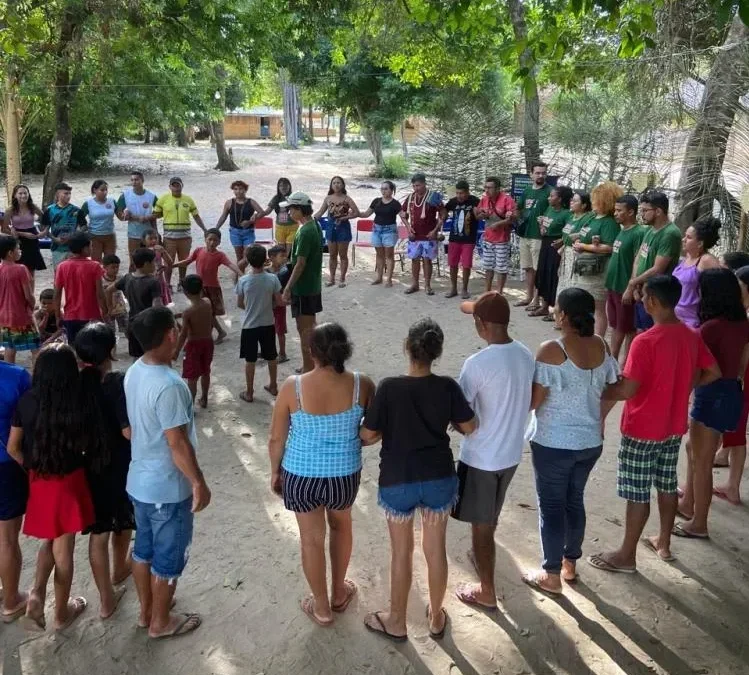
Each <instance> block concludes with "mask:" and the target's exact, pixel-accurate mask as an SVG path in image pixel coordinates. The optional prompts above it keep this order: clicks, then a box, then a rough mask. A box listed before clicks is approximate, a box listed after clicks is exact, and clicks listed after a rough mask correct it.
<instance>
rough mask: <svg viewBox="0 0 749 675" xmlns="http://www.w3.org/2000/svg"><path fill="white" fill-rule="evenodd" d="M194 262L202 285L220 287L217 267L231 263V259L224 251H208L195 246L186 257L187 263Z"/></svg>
mask: <svg viewBox="0 0 749 675" xmlns="http://www.w3.org/2000/svg"><path fill="white" fill-rule="evenodd" d="M193 262H194V263H195V266H196V267H197V268H198V276H199V277H200V278H201V279H202V280H203V286H206V287H208V288H221V284H220V283H219V281H218V268H219V267H220V266H221V265H231V260H229V258H228V257H227V255H226V253H224V252H223V251H219V250H218V249H217V250H215V251H209V250H208V249H206V248H204V247H202V246H200V247H199V248H196V249H195V250H194V251H193V252H192V253H191V254H190V257H189V258H188V259H187V264H188V265H189V264H190V263H193Z"/></svg>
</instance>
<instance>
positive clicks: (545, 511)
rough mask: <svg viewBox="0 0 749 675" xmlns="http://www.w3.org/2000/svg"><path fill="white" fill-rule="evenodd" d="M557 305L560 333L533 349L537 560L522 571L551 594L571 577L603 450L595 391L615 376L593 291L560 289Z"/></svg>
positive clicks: (607, 406)
mask: <svg viewBox="0 0 749 675" xmlns="http://www.w3.org/2000/svg"><path fill="white" fill-rule="evenodd" d="M557 303H558V305H557V307H558V312H557V317H556V320H557V323H558V325H559V326H560V328H561V330H562V337H561V338H559V339H558V340H550V341H548V342H544V343H543V344H542V345H541V346H540V347H539V350H538V354H537V355H536V374H535V377H534V383H533V396H532V399H531V408H532V409H535V410H536V431H535V434H534V436H533V440H532V441H531V452H532V455H533V468H534V471H535V473H536V494H537V496H538V509H539V515H538V522H539V529H540V531H541V548H542V551H543V565H542V569H541V570H537V571H532V572H527V573H526V574H525V575H524V576H523V581H524V582H525V583H527V584H528V585H530V586H532V587H534V588H537V589H538V590H540V591H543V592H545V593H549V594H551V595H560V594H561V593H562V579H564V580H565V581H567V582H568V583H571V582H573V581H575V580H576V579H577V572H576V565H577V561H578V560H579V558H580V556H581V555H582V544H583V538H584V536H585V501H584V492H585V485H586V483H587V482H588V476H589V475H590V472H591V471H592V469H593V467H594V466H595V464H596V462H597V461H598V458H599V457H600V456H601V451H602V449H603V437H602V435H601V427H602V421H603V418H605V416H606V414H607V413H608V412H609V410H611V408H612V407H613V406H614V402H613V401H612V402H610V403H609V402H605V403H604V402H602V401H601V395H602V394H603V391H604V389H605V388H606V386H607V385H608V384H613V383H615V382H616V381H617V379H618V374H619V367H618V365H617V363H616V361H615V360H614V358H613V357H612V356H611V354H610V353H609V349H608V346H607V345H606V342H605V341H604V340H603V338H601V337H599V336H598V335H594V333H593V328H594V321H595V320H594V312H595V300H594V299H593V296H592V295H591V294H590V293H588V292H587V291H585V290H582V289H580V288H568V289H566V290H564V291H562V292H561V293H560V294H559V297H558V299H557Z"/></svg>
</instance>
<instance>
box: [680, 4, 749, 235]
mask: <svg viewBox="0 0 749 675" xmlns="http://www.w3.org/2000/svg"><path fill="white" fill-rule="evenodd" d="M748 89H749V26H746V25H745V24H744V23H743V21H742V20H741V18H740V17H739V15H738V13H737V14H736V15H735V16H734V18H733V22H732V24H731V27H730V29H729V31H728V33H727V35H726V39H725V42H724V44H723V47H722V48H721V49H720V50H718V53H717V54H716V56H715V61H713V65H712V68H711V69H710V74H709V75H708V78H707V80H706V81H705V89H704V92H703V94H702V101H701V103H700V110H699V114H698V118H697V122H696V124H695V125H694V128H693V129H692V131H691V133H690V134H689V140H688V141H687V147H686V150H685V151H684V160H683V162H682V166H681V176H680V177H679V187H678V195H677V197H678V201H679V205H680V207H681V212H680V214H679V217H678V219H677V223H678V225H679V227H681V229H682V230H685V229H686V228H687V227H688V226H689V225H690V224H691V223H693V222H694V221H695V220H696V219H697V218H699V217H700V216H705V215H712V213H713V202H714V200H718V201H721V202H724V201H725V200H724V199H721V186H722V182H723V176H722V171H723V160H724V159H725V156H726V146H727V145H728V138H729V136H730V134H731V129H732V127H733V123H734V119H735V117H736V111H737V110H738V108H739V98H740V97H741V96H743V95H744V94H745V93H746V91H747V90H748Z"/></svg>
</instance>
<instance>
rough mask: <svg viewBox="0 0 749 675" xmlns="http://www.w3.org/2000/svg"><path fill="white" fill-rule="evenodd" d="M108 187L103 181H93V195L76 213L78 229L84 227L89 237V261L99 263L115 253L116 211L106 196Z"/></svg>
mask: <svg viewBox="0 0 749 675" xmlns="http://www.w3.org/2000/svg"><path fill="white" fill-rule="evenodd" d="M108 192H109V186H108V185H107V182H106V181H104V180H101V179H99V180H95V181H94V182H93V183H92V184H91V194H92V195H93V196H92V197H90V198H89V199H87V200H86V201H85V202H83V206H82V207H81V210H80V211H79V212H78V227H81V228H85V227H86V218H88V233H89V235H91V260H96V261H97V262H101V259H102V256H105V255H109V254H113V253H115V252H116V251H117V237H116V235H115V233H114V216H115V213H116V211H117V207H116V203H115V201H114V199H112V198H111V197H108V196H107V193H108Z"/></svg>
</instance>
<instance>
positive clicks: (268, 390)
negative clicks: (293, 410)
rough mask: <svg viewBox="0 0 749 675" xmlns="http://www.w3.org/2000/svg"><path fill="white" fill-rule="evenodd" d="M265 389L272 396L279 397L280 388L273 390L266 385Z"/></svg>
mask: <svg viewBox="0 0 749 675" xmlns="http://www.w3.org/2000/svg"><path fill="white" fill-rule="evenodd" d="M263 389H265V391H267V392H268V393H269V394H270V395H271V396H278V387H275V388H271V387H270V386H269V385H267V384H266V385H265V386H264V387H263Z"/></svg>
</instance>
